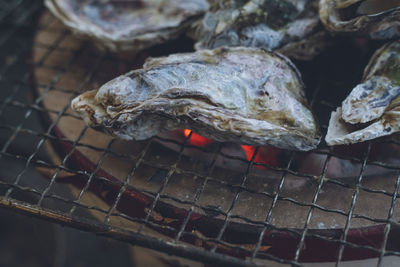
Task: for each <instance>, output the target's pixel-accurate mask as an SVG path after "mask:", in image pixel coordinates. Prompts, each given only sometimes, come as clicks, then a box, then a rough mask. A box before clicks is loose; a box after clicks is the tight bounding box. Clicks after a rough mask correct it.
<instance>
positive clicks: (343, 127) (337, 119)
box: [325, 41, 400, 145]
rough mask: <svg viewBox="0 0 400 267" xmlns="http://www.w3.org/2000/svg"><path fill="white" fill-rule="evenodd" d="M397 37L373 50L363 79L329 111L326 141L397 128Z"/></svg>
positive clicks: (399, 113) (340, 141) (355, 139)
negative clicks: (329, 117)
mask: <svg viewBox="0 0 400 267" xmlns="http://www.w3.org/2000/svg"><path fill="white" fill-rule="evenodd" d="M399 104H400V41H395V42H392V43H388V44H386V45H384V46H383V47H382V48H381V49H379V50H378V51H376V52H375V54H374V55H373V56H372V59H371V60H370V62H369V64H368V66H367V67H366V69H365V71H364V77H363V79H362V83H361V84H359V85H357V86H356V87H355V88H354V89H353V90H352V92H351V93H350V95H349V96H348V97H347V98H346V99H345V100H344V101H343V103H342V107H339V108H338V109H337V110H336V111H335V112H332V115H331V119H330V121H329V127H328V133H327V135H326V138H325V139H326V142H327V144H328V145H339V144H354V143H358V142H362V141H366V140H371V139H375V138H378V137H381V136H386V135H391V134H393V133H395V132H399V131H400V105H399Z"/></svg>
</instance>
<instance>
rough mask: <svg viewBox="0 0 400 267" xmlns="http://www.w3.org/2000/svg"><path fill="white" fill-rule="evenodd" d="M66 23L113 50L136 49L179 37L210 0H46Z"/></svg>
mask: <svg viewBox="0 0 400 267" xmlns="http://www.w3.org/2000/svg"><path fill="white" fill-rule="evenodd" d="M45 4H46V6H47V7H48V8H49V9H50V10H51V11H52V13H53V14H54V15H55V16H56V17H58V18H59V19H60V20H61V21H62V22H63V23H64V24H65V25H66V26H68V27H69V28H71V29H72V30H73V31H74V32H75V33H77V34H78V35H80V36H82V37H86V38H89V39H92V41H93V43H94V44H95V45H96V46H98V47H100V48H106V49H108V50H111V51H114V52H115V51H117V52H120V51H129V52H137V51H139V50H142V49H145V48H148V47H150V46H153V45H156V44H159V43H163V42H166V41H168V40H171V39H174V38H176V37H177V36H178V35H179V34H181V33H182V32H183V31H184V30H185V29H186V27H188V26H189V25H190V24H191V23H192V22H193V20H194V19H198V18H199V17H200V16H201V15H203V13H204V12H205V11H207V9H208V3H207V0H137V1H131V0H125V1H115V0H45Z"/></svg>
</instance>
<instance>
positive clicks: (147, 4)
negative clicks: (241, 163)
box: [46, 0, 400, 150]
mask: <svg viewBox="0 0 400 267" xmlns="http://www.w3.org/2000/svg"><path fill="white" fill-rule="evenodd" d="M46 5H47V6H48V7H49V9H50V10H51V11H52V12H53V13H54V14H55V15H56V16H57V17H58V18H60V19H61V20H62V21H63V22H64V23H65V24H66V25H67V26H68V27H70V28H71V29H72V30H73V31H74V32H76V33H78V34H79V35H81V36H84V37H90V38H91V39H92V40H94V41H95V43H96V45H98V46H100V47H102V48H106V49H109V50H111V51H114V52H120V51H134V52H137V51H140V50H142V49H145V48H148V47H150V46H153V45H155V44H158V43H161V42H166V41H168V40H171V39H173V38H176V37H177V36H178V35H179V34H181V33H183V32H186V33H187V34H188V35H190V36H191V37H193V38H194V39H195V40H196V42H197V43H196V45H195V48H196V50H197V51H196V52H193V53H184V54H174V55H170V56H168V57H163V58H155V59H149V60H148V61H147V62H146V64H145V65H144V67H143V68H142V69H140V70H134V71H132V72H129V73H127V74H124V75H122V76H120V77H117V78H115V79H114V80H112V81H110V82H108V83H106V84H105V85H103V86H102V87H101V88H100V89H99V90H95V91H89V92H86V93H84V94H82V95H80V96H78V97H77V98H75V99H74V100H73V102H72V107H73V109H74V110H76V111H77V112H78V113H80V115H81V116H82V117H83V118H84V120H85V121H86V122H87V123H88V124H89V125H91V126H96V127H97V128H99V126H100V127H101V128H103V129H104V130H105V131H106V132H108V133H110V134H112V135H116V136H119V137H121V138H123V139H128V140H129V139H136V140H142V139H146V138H149V137H151V136H154V135H157V134H158V133H160V132H163V131H170V130H174V129H182V128H187V129H192V130H194V131H195V132H197V133H199V134H201V135H203V136H205V137H208V138H212V139H214V140H218V141H232V142H239V143H241V144H248V145H267V144H269V145H274V146H277V147H281V148H285V149H296V150H311V149H314V148H316V146H317V145H318V143H319V141H320V138H321V137H320V133H319V127H318V126H317V123H316V121H315V119H314V116H313V114H312V112H311V111H310V108H309V107H308V104H307V100H306V98H305V95H304V90H303V89H304V88H303V87H304V86H303V83H302V80H301V76H300V74H299V72H298V70H297V69H296V67H295V66H294V65H293V64H292V63H291V61H290V60H289V59H288V58H287V57H290V58H295V59H301V60H308V59H311V58H313V57H314V56H316V55H317V54H318V53H320V52H321V51H322V50H324V49H325V48H326V47H327V46H329V45H330V44H331V43H332V42H333V37H334V35H348V36H362V37H364V38H371V39H379V40H388V41H389V40H391V41H392V42H391V43H389V44H387V45H385V46H384V47H383V48H381V49H380V50H378V51H376V53H375V55H374V56H373V58H372V59H371V61H370V63H369V64H368V66H367V67H366V70H365V73H364V77H363V80H362V81H361V83H360V84H359V85H358V86H356V87H355V88H354V89H353V91H352V92H351V94H350V95H349V96H348V97H347V98H346V100H345V101H344V102H343V105H342V107H340V108H338V109H337V110H336V112H333V113H332V117H331V120H330V124H329V129H328V134H327V136H326V142H327V144H328V145H337V144H350V143H356V142H361V141H365V140H368V139H373V138H377V137H380V136H384V135H389V134H392V133H394V132H397V131H399V130H400V121H399V123H398V122H397V120H400V116H399V115H400V114H399V112H400V108H398V106H399V105H400V97H399V95H400V54H399V50H400V41H393V40H395V39H396V38H398V37H399V36H400V1H399V0H320V1H318V0H209V2H207V1H206V0H146V1H144V0H84V1H78V0H46ZM282 54H283V55H282ZM398 103H399V105H398Z"/></svg>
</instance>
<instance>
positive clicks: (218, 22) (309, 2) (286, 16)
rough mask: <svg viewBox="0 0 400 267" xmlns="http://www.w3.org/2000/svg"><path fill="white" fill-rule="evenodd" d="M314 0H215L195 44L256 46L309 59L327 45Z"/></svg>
mask: <svg viewBox="0 0 400 267" xmlns="http://www.w3.org/2000/svg"><path fill="white" fill-rule="evenodd" d="M317 5H318V1H317V0H248V1H243V0H216V1H214V3H213V4H212V5H211V7H210V10H209V11H208V12H207V13H206V15H205V16H204V18H203V21H202V22H201V23H199V26H198V28H197V32H196V34H195V37H194V38H195V39H197V40H198V42H197V43H196V45H195V47H196V49H197V50H200V49H213V48H216V47H222V46H245V47H259V48H265V49H271V50H278V51H279V52H281V53H283V54H285V55H286V56H289V57H293V58H296V59H311V58H313V57H314V56H315V55H317V54H319V53H320V52H321V51H322V50H323V49H324V48H325V47H326V46H327V45H328V44H329V42H328V41H329V37H328V35H327V34H326V32H324V31H323V30H322V29H323V27H322V26H321V25H320V21H319V17H318V6H317Z"/></svg>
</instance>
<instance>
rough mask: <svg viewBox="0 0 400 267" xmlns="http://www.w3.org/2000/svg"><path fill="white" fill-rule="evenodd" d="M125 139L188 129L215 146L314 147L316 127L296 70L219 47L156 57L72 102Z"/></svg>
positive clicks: (272, 57)
mask: <svg viewBox="0 0 400 267" xmlns="http://www.w3.org/2000/svg"><path fill="white" fill-rule="evenodd" d="M72 108H73V109H74V110H75V111H77V112H78V113H79V114H80V115H81V116H82V117H83V118H84V120H85V121H86V123H88V124H89V125H91V126H93V127H101V128H103V129H104V130H105V131H106V132H108V133H111V134H113V135H116V136H118V137H120V138H123V139H127V140H130V139H136V140H142V139H147V138H149V137H151V136H154V135H157V134H158V133H160V132H162V131H171V130H175V129H182V128H185V129H191V130H193V131H195V132H196V133H198V134H200V135H202V136H204V137H207V138H212V139H214V140H216V141H231V142H237V143H242V144H249V145H266V144H271V145H274V146H277V147H281V148H288V149H298V150H310V149H313V148H315V147H316V146H317V145H318V143H319V139H320V138H319V133H318V127H317V124H316V122H315V120H314V117H313V115H312V113H311V111H310V109H309V108H308V106H307V103H306V99H305V97H304V93H303V84H302V81H301V77H300V74H299V72H298V71H297V69H296V67H295V66H294V65H293V64H292V63H291V62H290V61H289V60H288V59H287V58H286V57H283V56H281V55H280V54H276V53H274V52H269V51H264V50H262V49H255V48H244V47H238V48H218V49H215V50H202V51H198V52H195V53H186V54H175V55H170V56H168V57H162V58H154V59H150V60H148V61H147V62H146V64H145V66H144V68H143V69H139V70H134V71H131V72H129V73H127V74H125V75H122V76H120V77H118V78H115V79H114V80H111V81H110V82H108V83H106V84H105V85H103V86H102V87H101V88H100V89H99V90H97V91H89V92H86V93H84V94H82V95H80V96H78V97H77V98H75V99H74V100H73V102H72Z"/></svg>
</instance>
